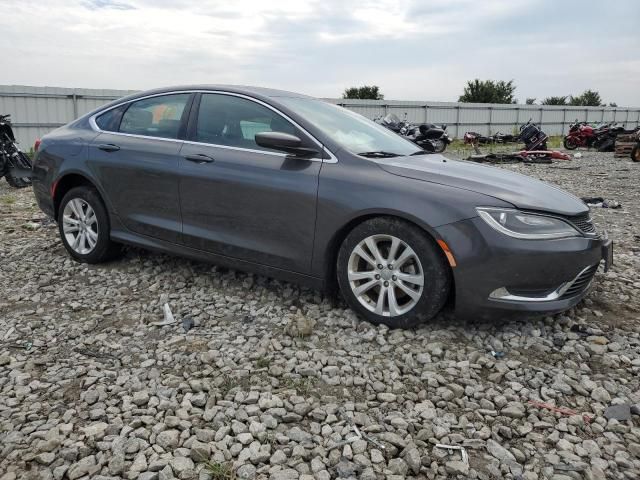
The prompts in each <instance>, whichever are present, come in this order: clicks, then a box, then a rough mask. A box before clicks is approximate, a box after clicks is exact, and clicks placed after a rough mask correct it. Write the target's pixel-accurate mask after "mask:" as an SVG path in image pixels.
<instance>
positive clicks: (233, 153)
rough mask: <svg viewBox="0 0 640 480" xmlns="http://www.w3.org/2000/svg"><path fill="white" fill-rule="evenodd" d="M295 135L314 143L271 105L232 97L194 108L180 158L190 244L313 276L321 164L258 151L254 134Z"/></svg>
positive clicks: (209, 97) (214, 97) (208, 99)
mask: <svg viewBox="0 0 640 480" xmlns="http://www.w3.org/2000/svg"><path fill="white" fill-rule="evenodd" d="M263 131H281V132H286V133H291V134H295V135H297V136H299V137H300V138H301V139H303V142H305V143H309V144H310V145H313V146H315V147H316V148H318V146H317V144H312V140H311V139H310V138H309V137H308V136H307V135H305V134H304V132H302V131H301V130H300V129H299V128H298V127H296V126H295V125H293V123H292V122H290V121H289V120H287V119H285V118H284V117H283V116H282V115H281V114H279V113H278V112H276V111H275V110H274V109H272V108H270V107H269V106H267V105H266V104H264V103H262V102H259V101H257V100H254V99H250V98H248V97H244V96H240V95H234V94H226V93H202V94H201V95H200V96H199V98H198V99H197V100H196V102H195V103H194V107H193V111H192V114H191V120H190V127H189V139H188V140H187V141H185V143H184V144H183V146H182V149H181V151H180V154H181V180H180V203H181V207H182V219H183V238H184V242H185V244H186V245H188V246H190V247H193V248H197V249H200V250H205V251H208V252H211V253H215V254H219V255H225V256H227V257H233V258H237V259H241V260H246V261H250V262H254V263H258V264H261V265H267V266H271V267H277V268H281V269H285V270H289V271H293V272H298V273H309V271H310V266H311V255H312V248H313V239H314V232H315V219H316V201H317V191H318V174H319V172H320V167H321V165H322V161H321V159H320V156H319V155H318V158H309V159H301V158H295V157H293V156H290V155H287V154H285V153H282V152H277V151H274V150H268V149H266V148H263V147H261V146H258V145H257V144H256V142H255V138H254V137H255V134H256V133H259V132H263Z"/></svg>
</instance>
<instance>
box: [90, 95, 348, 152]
mask: <svg viewBox="0 0 640 480" xmlns="http://www.w3.org/2000/svg"><path fill="white" fill-rule="evenodd" d="M181 93H190V94H191V93H213V94H219V95H229V96H232V97H240V98H244V99H246V100H249V101H252V102H255V103H258V104H260V105H262V106H264V107H267V108H268V109H270V110H272V111H273V112H275V113H277V114H278V115H280V116H281V117H283V118H284V119H286V120H287V121H288V122H290V123H292V124H293V125H295V126H296V127H297V128H299V129H300V130H301V131H302V132H304V134H305V135H307V136H308V137H309V138H310V139H311V140H313V141H314V142H315V143H316V144H317V145H318V147H320V151H321V152H326V153H327V154H328V155H329V157H330V158H329V159H326V158H309V159H307V160H309V161H312V162H322V163H338V159H337V158H336V156H335V155H334V154H333V152H331V151H330V150H329V149H328V148H326V147H325V146H324V145H323V144H322V142H320V141H319V140H318V139H317V138H315V137H314V136H313V135H311V134H310V133H309V132H308V131H307V130H306V129H304V128H303V127H302V126H300V125H299V124H298V123H297V122H296V121H295V120H293V119H291V117H289V116H288V115H286V114H284V113H282V112H281V111H280V110H278V109H277V108H275V107H273V106H271V105H269V104H268V103H265V102H263V101H262V100H258V99H257V98H253V97H250V96H248V95H244V94H241V93H234V92H225V91H223V90H174V91H169V92H162V93H154V94H151V95H145V96H144V97H138V98H134V99H132V100H127V101H125V102H120V103H117V104H115V105H112V106H111V107H109V108H106V109H104V110H101V111H99V112H97V113H94V114H93V115H91V117H89V125H90V126H91V129H92V130H94V131H96V132H99V133H109V134H112V135H122V136H127V137H134V138H146V139H152V140H163V141H167V142H180V143H188V144H190V145H206V146H210V147H217V148H224V149H228V150H238V151H242V152H251V153H262V154H266V155H276V156H282V157H286V156H288V155H287V154H286V153H280V152H270V151H268V150H257V149H252V148H242V147H232V146H229V145H218V144H214V143H205V142H196V141H193V140H181V139H179V138H165V137H154V136H151V135H138V134H133V133H123V132H110V131H109V130H102V129H101V128H100V127H98V124H97V123H96V117H98V116H100V115H103V114H105V113H107V112H108V111H110V110H113V109H114V108H118V107H121V106H122V105H127V104H129V103H133V102H137V101H139V100H146V99H147V98H154V97H164V96H167V95H179V94H181Z"/></svg>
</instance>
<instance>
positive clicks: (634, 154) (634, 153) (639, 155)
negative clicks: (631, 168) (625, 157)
mask: <svg viewBox="0 0 640 480" xmlns="http://www.w3.org/2000/svg"><path fill="white" fill-rule="evenodd" d="M631 160H633V161H634V162H640V142H638V143H636V146H635V147H633V150H631Z"/></svg>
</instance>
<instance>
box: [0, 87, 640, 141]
mask: <svg viewBox="0 0 640 480" xmlns="http://www.w3.org/2000/svg"><path fill="white" fill-rule="evenodd" d="M134 92H135V91H134V90H96V89H85V88H56V87H28V86H21V85H13V86H2V85H0V114H7V113H9V114H11V119H12V121H13V124H14V127H15V133H16V137H17V139H18V141H19V142H20V143H21V147H22V148H23V149H24V150H28V149H29V148H30V147H31V146H32V145H33V143H34V141H35V139H36V138H39V137H41V136H42V135H44V134H46V133H47V132H49V131H51V130H53V129H54V128H57V127H59V126H61V125H64V124H66V123H68V122H70V121H71V120H73V119H75V118H77V117H79V116H81V115H83V114H85V113H87V112H89V111H91V110H93V109H95V108H97V107H99V106H100V105H102V104H104V103H107V102H110V101H112V100H115V99H117V98H120V97H123V96H125V95H129V94H131V93H134ZM326 100H327V101H329V102H332V103H335V104H338V105H341V106H343V107H345V108H348V109H350V110H353V111H355V112H357V113H360V114H361V115H364V116H365V117H367V118H371V119H373V118H375V117H377V116H380V115H386V114H387V113H395V114H396V115H398V116H399V117H400V118H404V116H405V113H406V115H407V118H408V119H409V120H410V121H412V122H416V123H424V122H429V123H437V124H440V123H446V124H447V125H448V126H449V127H448V131H449V133H450V134H451V135H453V136H454V137H457V138H460V137H461V136H462V135H463V134H464V132H467V131H474V132H478V133H481V134H485V135H486V134H494V133H497V132H502V133H512V132H513V130H514V129H517V128H518V127H519V125H521V124H522V123H525V122H526V121H527V120H529V119H532V120H533V121H534V122H536V123H537V124H539V125H541V126H542V129H543V130H544V131H545V132H546V133H547V134H549V135H563V134H565V133H566V132H567V129H568V126H569V124H570V123H572V122H573V121H575V120H576V119H577V120H579V121H587V122H594V123H598V122H606V123H609V122H617V123H621V124H623V125H624V126H625V128H633V127H635V126H637V125H639V124H640V108H626V107H624V108H621V107H564V106H560V107H556V106H549V105H501V104H483V103H453V102H424V101H397V100H344V99H326Z"/></svg>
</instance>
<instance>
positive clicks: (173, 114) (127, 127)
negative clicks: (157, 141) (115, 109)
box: [119, 93, 190, 138]
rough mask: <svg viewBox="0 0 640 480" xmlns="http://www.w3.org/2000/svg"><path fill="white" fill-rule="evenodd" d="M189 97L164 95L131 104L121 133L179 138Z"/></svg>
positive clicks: (123, 120)
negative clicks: (181, 122)
mask: <svg viewBox="0 0 640 480" xmlns="http://www.w3.org/2000/svg"><path fill="white" fill-rule="evenodd" d="M189 95H190V94H188V93H180V94H174V95H163V96H160V97H151V98H145V99H143V100H138V101H137V102H133V103H131V104H130V105H129V108H127V111H126V112H124V115H123V116H122V121H121V122H120V130H119V131H120V132H121V133H130V134H134V135H145V136H149V137H162V138H178V132H179V130H180V121H181V119H182V113H183V112H184V109H185V107H186V105H187V101H188V100H189Z"/></svg>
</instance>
